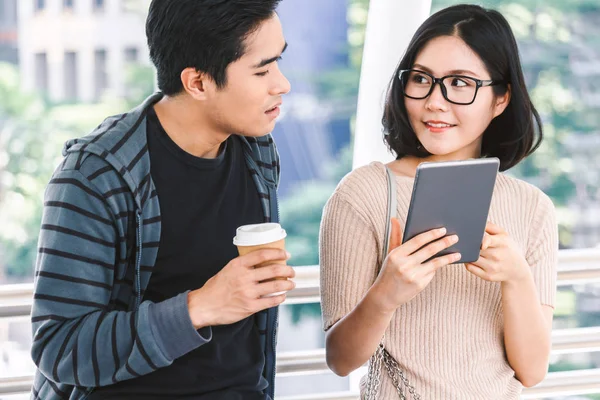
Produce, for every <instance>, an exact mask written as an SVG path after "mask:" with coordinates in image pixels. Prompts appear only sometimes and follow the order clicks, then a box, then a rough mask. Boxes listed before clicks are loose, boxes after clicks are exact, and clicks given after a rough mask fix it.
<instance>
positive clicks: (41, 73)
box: [34, 53, 48, 93]
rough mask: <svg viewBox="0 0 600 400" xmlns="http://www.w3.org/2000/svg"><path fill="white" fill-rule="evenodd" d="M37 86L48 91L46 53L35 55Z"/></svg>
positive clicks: (39, 89)
mask: <svg viewBox="0 0 600 400" xmlns="http://www.w3.org/2000/svg"><path fill="white" fill-rule="evenodd" d="M34 63H35V87H36V89H37V90H38V91H40V92H44V93H46V92H48V57H47V56H46V53H37V54H36V55H35V61H34Z"/></svg>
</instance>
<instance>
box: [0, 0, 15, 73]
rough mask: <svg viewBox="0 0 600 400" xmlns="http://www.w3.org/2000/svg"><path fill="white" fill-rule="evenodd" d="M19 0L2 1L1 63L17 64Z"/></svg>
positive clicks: (0, 7)
mask: <svg viewBox="0 0 600 400" xmlns="http://www.w3.org/2000/svg"><path fill="white" fill-rule="evenodd" d="M17 31H18V30H17V0H0V62H9V63H11V64H17V62H18V59H19V58H18V54H19V52H18V50H17V49H18V39H17V38H18V35H17V33H18V32H17Z"/></svg>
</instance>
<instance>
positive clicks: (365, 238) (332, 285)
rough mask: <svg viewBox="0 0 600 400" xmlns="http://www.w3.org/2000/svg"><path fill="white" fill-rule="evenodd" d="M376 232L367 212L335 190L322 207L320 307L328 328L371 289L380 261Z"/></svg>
mask: <svg viewBox="0 0 600 400" xmlns="http://www.w3.org/2000/svg"><path fill="white" fill-rule="evenodd" d="M379 248H380V246H379V244H378V241H377V238H376V234H375V232H374V230H373V229H372V227H371V226H370V224H369V223H368V222H367V221H366V219H365V218H364V216H362V215H361V214H360V212H358V211H357V210H356V208H355V207H354V206H353V205H352V204H351V203H350V202H349V201H347V199H346V198H344V195H342V194H340V193H339V192H338V193H335V194H334V195H333V196H332V197H331V198H330V199H329V201H328V203H327V205H326V206H325V208H324V210H323V218H322V220H321V230H320V236H319V258H320V265H321V308H322V315H323V328H324V329H325V330H328V329H329V328H330V327H331V326H332V325H333V324H335V323H336V322H337V321H338V320H340V319H341V318H343V317H344V316H345V315H346V314H348V313H350V312H351V311H352V310H353V309H354V308H355V307H356V305H357V304H358V303H359V302H360V300H361V299H362V298H363V297H364V296H365V294H366V292H367V291H368V290H369V288H370V287H371V285H372V284H373V282H374V281H375V278H376V277H377V274H378V273H379V269H380V265H381V261H380V260H381V257H380V256H379Z"/></svg>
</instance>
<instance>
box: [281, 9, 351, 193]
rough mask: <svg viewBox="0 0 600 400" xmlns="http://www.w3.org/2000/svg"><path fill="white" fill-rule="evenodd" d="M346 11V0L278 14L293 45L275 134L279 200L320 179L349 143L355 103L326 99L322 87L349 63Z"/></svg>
mask: <svg viewBox="0 0 600 400" xmlns="http://www.w3.org/2000/svg"><path fill="white" fill-rule="evenodd" d="M347 10H348V1H347V0H327V1H322V0H285V1H282V2H281V3H280V5H279V7H278V9H277V12H278V14H279V17H280V18H281V23H282V25H283V32H284V34H285V37H286V40H287V42H288V44H289V49H288V50H287V51H286V52H285V54H284V55H283V60H282V61H281V64H280V65H281V69H282V70H283V72H284V73H285V74H286V76H287V78H288V79H289V81H290V83H291V85H292V90H291V92H290V94H288V95H286V96H285V98H284V101H283V103H284V104H283V108H282V110H283V113H282V117H281V118H280V121H279V122H278V124H277V125H276V127H275V130H274V132H273V136H274V138H275V141H276V143H277V147H278V149H279V153H280V156H281V170H282V181H281V184H280V186H279V194H280V196H281V197H286V195H287V194H288V192H289V190H290V189H291V188H292V187H293V186H294V185H295V184H296V183H297V182H298V181H308V180H313V179H314V180H318V179H322V178H323V177H324V172H325V171H324V167H325V166H326V165H327V164H328V163H329V162H332V161H334V160H336V159H337V155H338V153H339V150H340V149H341V148H343V147H344V146H346V145H348V144H349V143H350V119H351V117H352V116H353V115H354V113H355V111H356V97H350V98H342V99H336V100H333V99H324V98H323V95H322V90H323V89H322V84H323V83H322V81H323V80H324V79H327V76H333V75H334V74H335V71H336V70H340V69H343V68H346V67H347V66H348V63H349V58H348V48H349V45H348V22H347ZM317 27H319V28H317Z"/></svg>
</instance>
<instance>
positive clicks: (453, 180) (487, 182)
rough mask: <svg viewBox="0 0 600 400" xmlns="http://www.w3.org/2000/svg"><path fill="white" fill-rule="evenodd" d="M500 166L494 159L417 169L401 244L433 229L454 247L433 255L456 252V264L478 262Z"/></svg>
mask: <svg viewBox="0 0 600 400" xmlns="http://www.w3.org/2000/svg"><path fill="white" fill-rule="evenodd" d="M499 165H500V162H499V160H498V159H497V158H482V159H477V160H465V161H451V162H426V163H421V164H420V165H419V167H418V168H417V173H416V175H415V182H414V186H413V193H412V197H411V200H410V208H409V210H408V216H407V219H406V226H405V229H404V235H403V242H406V241H408V240H410V239H412V238H413V237H415V236H416V235H418V234H420V233H423V232H426V231H429V230H431V229H435V228H441V227H446V229H447V235H452V234H457V235H458V237H459V241H458V243H456V244H455V245H454V246H451V247H450V248H448V249H446V250H444V251H442V252H440V253H438V254H437V255H436V257H437V256H440V255H444V254H449V253H455V252H459V253H461V255H462V258H461V259H460V260H459V261H457V263H464V262H473V261H476V260H477V259H478V258H479V250H480V247H481V240H482V239H483V234H484V232H485V225H486V223H487V217H488V212H489V208H490V203H491V200H492V194H493V191H494V184H495V182H496V176H497V174H498V168H499Z"/></svg>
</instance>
